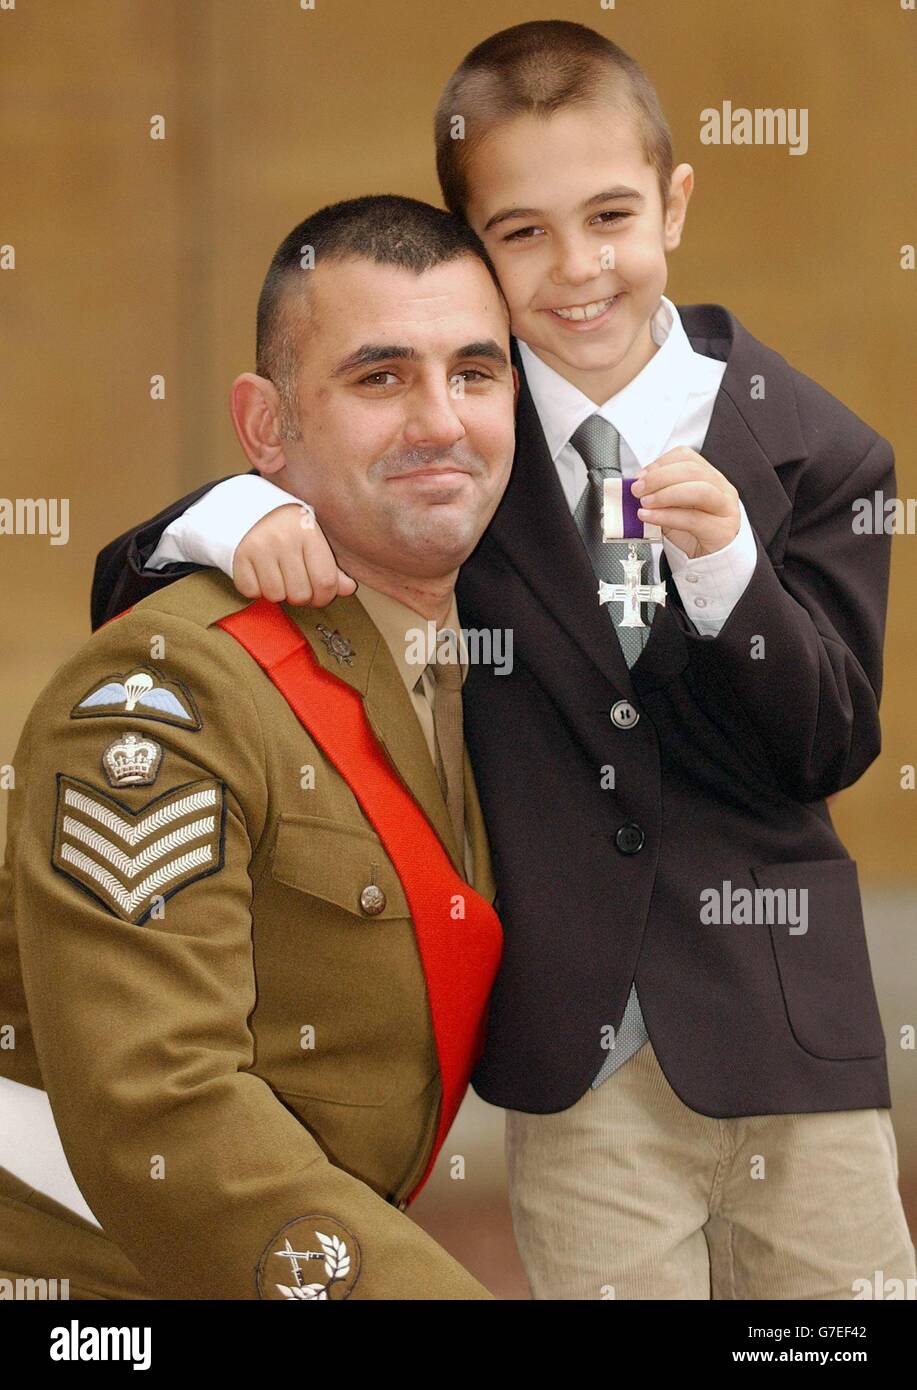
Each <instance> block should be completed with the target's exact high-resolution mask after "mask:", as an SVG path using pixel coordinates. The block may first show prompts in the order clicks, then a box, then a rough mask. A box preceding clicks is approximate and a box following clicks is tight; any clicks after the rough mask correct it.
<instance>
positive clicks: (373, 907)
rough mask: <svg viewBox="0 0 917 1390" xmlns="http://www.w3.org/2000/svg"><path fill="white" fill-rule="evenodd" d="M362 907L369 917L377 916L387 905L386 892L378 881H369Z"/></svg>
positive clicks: (362, 898)
mask: <svg viewBox="0 0 917 1390" xmlns="http://www.w3.org/2000/svg"><path fill="white" fill-rule="evenodd" d="M360 907H361V908H362V909H363V911H364V912H365V913H366V915H367V917H376V916H377V915H378V914H379V913H380V912H381V911H382V909H383V908H384V907H385V894H384V893H383V891H382V889H381V888H380V887H379V885H378V884H377V883H368V884H367V885H366V887H365V888H364V889H363V892H362V893H361V894H360Z"/></svg>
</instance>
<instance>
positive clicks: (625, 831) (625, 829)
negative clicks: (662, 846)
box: [615, 820, 646, 854]
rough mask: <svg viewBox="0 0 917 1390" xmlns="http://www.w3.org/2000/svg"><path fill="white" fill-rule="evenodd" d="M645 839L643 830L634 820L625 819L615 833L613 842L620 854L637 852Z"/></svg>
mask: <svg viewBox="0 0 917 1390" xmlns="http://www.w3.org/2000/svg"><path fill="white" fill-rule="evenodd" d="M645 839H646V836H645V835H644V833H643V831H642V830H641V829H640V827H639V825H637V823H636V821H632V820H629V821H626V822H625V824H624V825H622V826H620V827H619V829H618V832H617V834H616V835H615V844H616V845H617V847H618V849H619V850H620V851H621V853H622V854H637V853H638V851H639V850H641V849H642V848H643V842H644V840H645Z"/></svg>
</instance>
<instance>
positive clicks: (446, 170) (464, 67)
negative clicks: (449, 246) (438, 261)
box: [434, 19, 674, 216]
mask: <svg viewBox="0 0 917 1390" xmlns="http://www.w3.org/2000/svg"><path fill="white" fill-rule="evenodd" d="M600 103H605V104H608V105H611V106H618V107H619V108H621V109H624V110H629V111H630V112H631V113H632V114H633V116H634V117H635V120H636V126H637V133H638V137H639V140H640V143H641V146H642V148H643V154H644V158H645V159H646V162H647V163H648V164H650V165H651V166H652V167H653V168H654V169H655V171H656V177H657V180H658V183H659V191H660V194H661V197H662V207H663V211H664V210H665V207H666V205H667V203H668V198H669V185H670V183H671V179H672V171H673V168H674V157H673V154H672V133H671V131H670V129H669V126H668V123H667V121H666V119H665V116H664V115H663V113H662V107H661V106H660V104H659V98H658V96H657V95H656V90H655V88H654V87H653V84H652V83H651V82H650V80H649V78H648V77H647V75H646V73H645V72H644V71H643V69H642V68H641V66H640V64H639V63H638V62H637V61H636V59H635V58H631V57H630V55H629V54H628V53H625V52H624V50H623V48H619V47H618V45H617V44H615V43H612V42H611V40H610V39H606V38H605V37H604V36H603V35H602V34H598V33H596V31H595V30H594V29H589V28H587V27H586V25H584V24H574V23H572V22H570V21H569V20H564V19H536V20H530V21H528V22H527V23H525V24H515V25H513V27H512V28H510V29H501V31H500V32H499V33H498V34H492V35H491V37H490V38H488V39H484V41H483V42H482V43H479V44H478V45H477V47H476V48H473V49H472V50H471V52H470V53H469V54H468V55H467V57H466V58H465V59H464V60H463V62H462V63H461V64H460V66H459V67H458V68H457V69H456V70H455V72H454V73H453V74H452V76H451V77H450V79H449V81H448V82H447V84H446V88H445V91H444V92H443V94H442V97H441V98H440V101H439V104H438V106H437V108H436V115H435V117H434V138H435V141H436V170H437V173H438V175H439V185H440V188H441V189H442V195H443V202H444V203H445V205H446V207H447V208H448V209H449V211H450V212H454V213H458V214H459V215H461V216H465V210H466V208H467V206H468V203H469V201H470V196H469V187H468V164H469V161H470V158H471V155H472V153H473V151H474V149H475V147H476V146H477V145H478V144H479V142H480V141H481V140H482V139H483V137H484V136H485V135H487V134H488V133H489V132H490V131H491V130H493V129H494V128H495V127H496V126H497V125H500V124H501V123H502V122H503V121H506V120H511V119H512V118H513V117H515V116H523V115H533V116H551V115H553V114H554V112H556V111H560V110H562V109H563V108H564V107H571V106H587V105H597V104H600ZM456 116H461V117H462V120H463V127H464V128H463V130H462V134H461V138H456V135H455V126H454V124H453V122H454V118H455V117H456Z"/></svg>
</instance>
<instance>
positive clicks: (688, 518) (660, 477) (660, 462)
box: [632, 446, 741, 560]
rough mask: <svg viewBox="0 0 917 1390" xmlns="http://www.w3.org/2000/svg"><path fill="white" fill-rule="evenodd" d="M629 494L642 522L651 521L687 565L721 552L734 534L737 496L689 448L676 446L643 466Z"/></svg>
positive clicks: (726, 479)
mask: <svg viewBox="0 0 917 1390" xmlns="http://www.w3.org/2000/svg"><path fill="white" fill-rule="evenodd" d="M632 491H633V492H634V494H635V495H636V496H637V497H639V498H640V502H641V506H640V508H639V510H638V512H637V515H638V516H639V517H640V519H641V521H652V522H654V523H655V524H656V525H657V526H659V527H660V528H661V529H662V533H663V535H664V536H666V537H667V538H668V540H670V541H672V542H674V544H675V545H677V546H678V548H679V550H683V551H684V552H685V554H686V555H687V557H688V559H689V560H694V559H696V558H697V556H698V555H712V554H713V553H714V551H717V550H722V549H723V547H724V546H726V545H728V544H729V542H730V541H731V540H734V539H735V537H736V536H737V535H738V533H739V525H740V522H741V516H740V514H739V494H738V492H737V491H736V489H735V488H734V487H733V485H732V483H731V482H730V481H729V479H728V478H724V477H723V474H722V473H720V472H719V470H718V469H716V468H714V467H713V464H712V463H708V462H707V460H706V459H704V458H701V456H700V454H698V453H696V452H695V451H694V449H687V448H684V447H681V446H680V447H679V448H677V449H670V450H669V452H668V453H667V454H663V455H662V456H661V458H658V459H656V460H655V461H654V462H653V463H650V464H648V465H647V467H646V468H644V469H643V470H642V471H641V472H640V473H639V474H638V476H637V479H636V481H635V482H634V485H633V489H632Z"/></svg>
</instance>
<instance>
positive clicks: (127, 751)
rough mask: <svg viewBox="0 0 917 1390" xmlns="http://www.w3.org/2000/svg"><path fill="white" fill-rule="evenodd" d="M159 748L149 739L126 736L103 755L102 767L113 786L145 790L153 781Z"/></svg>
mask: <svg viewBox="0 0 917 1390" xmlns="http://www.w3.org/2000/svg"><path fill="white" fill-rule="evenodd" d="M161 762H162V748H161V747H160V745H159V744H158V743H156V742H154V740H153V739H151V738H143V737H142V736H141V735H140V734H125V735H124V737H123V738H119V739H116V740H115V742H114V743H110V744H109V745H108V747H107V748H106V749H105V752H104V753H103V754H102V767H103V768H104V770H105V775H106V777H107V778H108V780H109V782H110V783H111V785H112V786H113V787H148V786H149V785H150V783H151V782H155V781H156V774H157V773H158V771H159V764H160V763H161Z"/></svg>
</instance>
